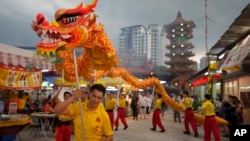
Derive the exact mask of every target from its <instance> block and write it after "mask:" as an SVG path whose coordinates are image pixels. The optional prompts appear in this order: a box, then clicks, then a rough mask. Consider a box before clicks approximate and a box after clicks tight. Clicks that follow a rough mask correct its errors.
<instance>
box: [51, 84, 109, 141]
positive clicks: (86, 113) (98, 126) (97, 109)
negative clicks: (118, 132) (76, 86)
mask: <svg viewBox="0 0 250 141" xmlns="http://www.w3.org/2000/svg"><path fill="white" fill-rule="evenodd" d="M105 91H106V88H105V87H104V86H102V85H101V84H94V85H92V86H91V88H90V94H89V100H88V101H87V102H83V103H82V109H83V111H82V112H83V119H84V120H83V125H84V129H82V124H81V116H80V108H79V106H71V103H72V102H76V101H77V100H78V98H79V97H81V96H82V92H81V91H80V90H76V91H74V92H73V96H72V97H71V98H69V99H68V100H66V101H64V102H63V103H60V104H58V105H57V106H56V108H55V112H56V113H57V114H63V115H69V116H71V117H74V123H75V124H74V125H75V127H74V129H75V138H74V139H75V141H83V139H85V137H86V140H87V141H89V140H95V141H99V140H103V141H113V131H112V129H111V126H110V120H109V117H108V114H107V112H106V111H105V109H104V108H103V106H102V104H101V101H102V99H103V98H104V95H105ZM83 130H84V131H83ZM84 135H85V136H84Z"/></svg>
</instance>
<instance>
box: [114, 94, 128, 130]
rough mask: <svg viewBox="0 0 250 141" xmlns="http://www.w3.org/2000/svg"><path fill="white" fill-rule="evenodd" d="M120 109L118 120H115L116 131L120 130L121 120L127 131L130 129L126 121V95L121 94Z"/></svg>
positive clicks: (118, 110)
mask: <svg viewBox="0 0 250 141" xmlns="http://www.w3.org/2000/svg"><path fill="white" fill-rule="evenodd" d="M118 106H119V107H118V109H117V118H116V120H115V127H116V128H115V131H117V130H118V127H119V119H121V121H122V124H123V125H124V128H123V129H125V130H126V129H127V128H128V124H127V121H126V99H125V94H121V95H120V99H119V105H118Z"/></svg>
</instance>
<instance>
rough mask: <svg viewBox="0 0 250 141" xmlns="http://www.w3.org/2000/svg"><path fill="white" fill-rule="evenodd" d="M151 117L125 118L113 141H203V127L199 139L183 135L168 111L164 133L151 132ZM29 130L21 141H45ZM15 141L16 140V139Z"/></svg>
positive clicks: (180, 126)
mask: <svg viewBox="0 0 250 141" xmlns="http://www.w3.org/2000/svg"><path fill="white" fill-rule="evenodd" d="M151 120H152V118H151V115H149V117H148V118H147V119H139V120H137V121H136V120H133V119H132V118H131V117H128V118H127V122H128V125H129V127H128V128H127V130H124V129H123V126H121V127H120V129H119V130H118V131H114V141H161V140H162V141H203V137H204V134H203V127H198V130H199V137H198V138H196V137H194V136H193V133H192V135H184V134H183V133H182V131H183V128H184V127H183V123H175V122H173V117H172V110H168V111H166V112H165V117H164V119H163V123H164V125H165V128H166V132H165V133H160V132H158V131H159V129H158V131H157V132H154V131H151V130H150V128H151V127H152V123H151ZM30 131H31V130H30V128H28V127H27V128H25V129H24V130H23V131H22V132H20V137H21V139H22V141H29V140H32V141H45V140H46V139H45V138H44V136H43V135H39V136H37V137H33V136H30ZM73 138H74V137H73V135H72V141H73ZM17 141H19V140H18V138H17ZM49 141H55V139H54V136H53V135H52V134H51V135H49ZM221 141H229V139H228V138H224V137H222V138H221Z"/></svg>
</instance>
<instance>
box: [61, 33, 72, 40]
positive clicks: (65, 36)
mask: <svg viewBox="0 0 250 141" xmlns="http://www.w3.org/2000/svg"><path fill="white" fill-rule="evenodd" d="M71 36H72V35H69V34H65V35H61V37H62V38H63V39H68V38H70V37H71Z"/></svg>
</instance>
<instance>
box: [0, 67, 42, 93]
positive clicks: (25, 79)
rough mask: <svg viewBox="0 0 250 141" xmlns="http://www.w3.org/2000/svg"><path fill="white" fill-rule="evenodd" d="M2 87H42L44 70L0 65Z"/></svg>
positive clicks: (0, 83)
mask: <svg viewBox="0 0 250 141" xmlns="http://www.w3.org/2000/svg"><path fill="white" fill-rule="evenodd" d="M0 74H1V75H0V87H1V88H3V89H4V88H6V89H27V88H40V87H41V85H42V72H41V71H40V70H36V71H34V70H33V71H27V70H16V69H9V68H2V67H0Z"/></svg>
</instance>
